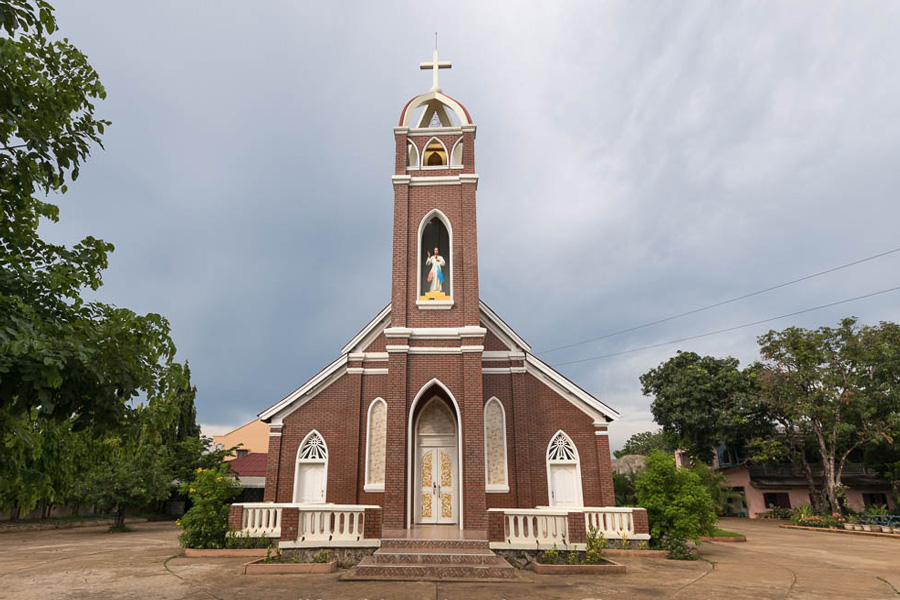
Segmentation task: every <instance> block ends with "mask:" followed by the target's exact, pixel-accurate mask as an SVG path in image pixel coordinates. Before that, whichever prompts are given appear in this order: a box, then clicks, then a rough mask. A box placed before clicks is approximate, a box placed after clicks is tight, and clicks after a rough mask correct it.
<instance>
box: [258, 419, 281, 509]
mask: <svg viewBox="0 0 900 600" xmlns="http://www.w3.org/2000/svg"><path fill="white" fill-rule="evenodd" d="M281 429H282V428H281V426H274V425H270V426H269V456H268V457H267V458H266V489H265V492H264V494H263V499H264V500H265V501H266V502H275V501H276V498H278V484H279V481H278V473H279V470H280V469H279V466H280V463H281Z"/></svg>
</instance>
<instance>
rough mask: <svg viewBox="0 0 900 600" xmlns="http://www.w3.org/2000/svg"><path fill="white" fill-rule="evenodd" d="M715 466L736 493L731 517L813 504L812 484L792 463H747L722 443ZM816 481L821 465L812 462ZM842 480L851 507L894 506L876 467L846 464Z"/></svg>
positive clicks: (756, 515)
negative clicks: (811, 496) (810, 487)
mask: <svg viewBox="0 0 900 600" xmlns="http://www.w3.org/2000/svg"><path fill="white" fill-rule="evenodd" d="M713 466H714V467H715V468H717V469H719V471H720V472H721V473H722V474H723V475H724V476H725V477H726V478H727V479H728V481H729V482H730V484H731V486H732V487H733V488H734V491H735V492H737V494H738V495H737V496H736V497H735V498H733V499H732V500H731V503H730V504H731V506H730V510H729V511H727V512H726V514H730V515H732V516H742V517H750V518H751V519H753V518H756V517H758V516H759V515H760V513H764V512H766V511H768V510H770V509H772V508H774V507H778V508H796V507H798V506H800V505H801V504H811V498H810V491H809V485H808V484H807V481H806V477H805V476H804V475H803V473H802V472H801V471H800V470H798V469H796V468H795V467H794V466H793V465H791V464H790V463H781V464H777V465H747V464H744V463H743V462H742V461H740V460H739V457H738V456H737V454H736V453H734V452H733V451H730V450H727V449H726V448H725V447H724V446H720V447H719V448H718V449H717V450H716V457H715V460H714V462H713ZM811 467H812V471H813V478H814V479H815V480H816V484H817V485H819V484H821V482H822V465H816V464H813V465H811ZM841 482H842V483H843V485H844V486H845V487H846V497H847V504H848V506H849V507H850V509H852V510H854V511H857V512H861V511H863V510H865V509H866V508H868V507H869V506H872V505H887V506H888V508H889V509H893V508H894V506H895V504H894V501H893V498H891V485H890V482H888V481H885V480H884V479H880V478H878V476H877V475H876V474H875V471H874V470H873V469H870V468H868V467H865V466H864V465H862V464H861V463H858V462H848V463H847V464H846V465H845V466H844V472H843V476H842V477H841Z"/></svg>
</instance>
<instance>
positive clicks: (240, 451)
mask: <svg viewBox="0 0 900 600" xmlns="http://www.w3.org/2000/svg"><path fill="white" fill-rule="evenodd" d="M248 454H250V451H249V450H238V451H237V457H238V458H241V457H243V456H247V455H248Z"/></svg>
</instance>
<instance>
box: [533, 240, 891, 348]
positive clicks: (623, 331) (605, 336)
mask: <svg viewBox="0 0 900 600" xmlns="http://www.w3.org/2000/svg"><path fill="white" fill-rule="evenodd" d="M895 252H900V248H894V249H893V250H888V251H887V252H882V253H880V254H875V255H873V256H868V257H866V258H861V259H859V260H855V261H853V262H849V263H846V264H843V265H840V266H837V267H833V268H831V269H826V270H825V271H819V272H818V273H813V274H812V275H807V276H805V277H801V278H799V279H794V280H791V281H786V282H784V283H779V284H778V285H773V286H772V287H767V288H765V289H762V290H757V291H755V292H750V293H749V294H744V295H742V296H736V297H734V298H730V299H729V300H722V301H721V302H716V303H715V304H710V305H708V306H703V307H701V308H695V309H694V310H689V311H687V312H683V313H681V314H677V315H672V316H671V317H666V318H665V319H659V320H658V321H651V322H649V323H644V324H643V325H636V326H635V327H629V328H628V329H621V330H619V331H614V332H612V333H607V334H605V335H601V336H598V337H594V338H590V339H587V340H582V341H580V342H574V343H572V344H566V345H564V346H557V347H555V348H550V349H548V350H541V351H539V352H534V354H549V353H550V352H556V351H557V350H565V349H566V348H574V347H575V346H581V345H583V344H588V343H590V342H596V341H598V340H605V339H606V338H611V337H614V336H617V335H622V334H623V333H629V332H632V331H637V330H638V329H644V328H645V327H650V326H651V325H659V324H660V323H666V322H667V321H674V320H675V319H680V318H681V317H686V316H688V315H694V314H697V313H699V312H703V311H705V310H709V309H711V308H717V307H719V306H724V305H726V304H731V303H732V302H737V301H738V300H744V299H746V298H752V297H753V296H758V295H760V294H765V293H766V292H771V291H772V290H777V289H779V288H783V287H787V286H789V285H794V284H795V283H800V282H801V281H806V280H807V279H812V278H814V277H820V276H822V275H827V274H828V273H834V272H835V271H840V270H841V269H846V268H847V267H853V266H855V265H859V264H862V263H864V262H868V261H870V260H875V259H876V258H881V257H882V256H887V255H889V254H894V253H895ZM561 364H568V363H561Z"/></svg>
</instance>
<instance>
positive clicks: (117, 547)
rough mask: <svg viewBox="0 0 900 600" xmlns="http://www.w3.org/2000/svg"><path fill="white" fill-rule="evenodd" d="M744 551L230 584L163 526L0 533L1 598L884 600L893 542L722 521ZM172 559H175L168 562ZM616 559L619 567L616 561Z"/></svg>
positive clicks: (230, 578) (234, 573) (230, 564)
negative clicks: (546, 567) (513, 574)
mask: <svg viewBox="0 0 900 600" xmlns="http://www.w3.org/2000/svg"><path fill="white" fill-rule="evenodd" d="M724 527H725V528H727V529H731V530H734V531H739V532H741V533H744V534H746V535H747V536H748V538H749V541H748V542H747V543H743V544H724V543H711V544H704V546H703V556H704V558H705V559H706V560H703V561H696V562H679V561H670V560H665V559H657V558H629V559H627V560H623V561H622V562H624V563H625V564H626V565H627V566H628V573H627V574H626V575H608V576H603V577H592V576H584V575H579V576H572V577H559V576H536V575H534V574H533V573H531V572H530V571H529V572H523V573H522V580H523V581H522V582H521V583H504V584H477V583H438V584H435V583H380V582H379V583H370V582H353V583H350V582H341V581H338V580H337V578H338V576H339V575H337V574H335V575H277V576H248V575H239V574H238V567H239V565H240V564H241V563H242V562H244V561H245V560H246V559H193V558H184V557H181V556H177V555H178V553H179V549H178V547H177V542H176V538H177V535H178V533H177V530H176V529H175V527H174V525H172V524H171V523H142V524H138V525H135V531H134V532H133V533H129V534H108V533H105V531H104V530H103V529H102V528H85V529H69V530H56V531H42V532H31V533H5V534H0V598H4V599H5V598H17V599H19V598H21V599H28V600H31V599H35V600H38V599H43V598H47V599H49V598H54V599H56V598H79V599H81V598H104V599H108V598H111V599H118V598H142V599H144V598H159V599H173V600H174V599H191V600H194V599H196V600H201V599H203V600H206V599H222V600H232V599H240V598H248V599H252V598H265V599H273V600H280V599H291V600H298V599H316V598H318V599H321V600H338V599H353V600H361V599H363V598H367V599H371V600H374V599H381V598H383V599H385V600H395V599H396V600H406V599H409V600H413V599H415V600H424V599H428V600H435V599H447V600H451V599H485V600H487V599H490V600H496V599H501V598H510V599H515V600H529V599H533V598H553V599H557V598H559V599H568V598H572V599H576V600H585V599H594V598H597V599H601V598H602V599H605V598H712V599H718V598H778V599H784V598H792V599H803V598H817V599H820V598H829V599H835V598H867V599H877V598H885V599H887V598H893V599H894V600H897V598H898V593H897V592H896V591H895V590H894V589H893V588H892V586H893V587H895V588H897V589H900V540H892V539H870V538H863V537H858V536H850V535H837V534H819V533H812V532H803V531H791V530H785V529H779V528H778V526H777V524H776V523H774V522H756V521H747V520H729V521H728V522H727V523H725V524H724ZM173 556H174V558H173ZM617 560H618V558H617Z"/></svg>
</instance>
